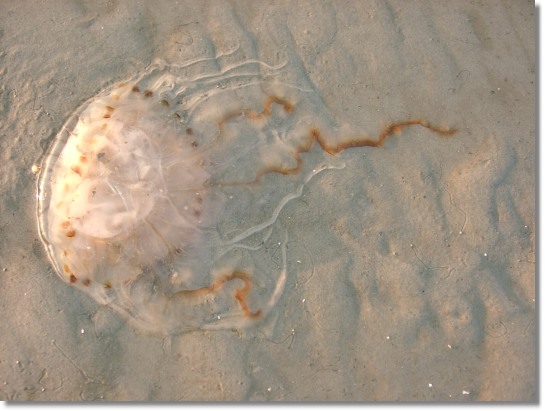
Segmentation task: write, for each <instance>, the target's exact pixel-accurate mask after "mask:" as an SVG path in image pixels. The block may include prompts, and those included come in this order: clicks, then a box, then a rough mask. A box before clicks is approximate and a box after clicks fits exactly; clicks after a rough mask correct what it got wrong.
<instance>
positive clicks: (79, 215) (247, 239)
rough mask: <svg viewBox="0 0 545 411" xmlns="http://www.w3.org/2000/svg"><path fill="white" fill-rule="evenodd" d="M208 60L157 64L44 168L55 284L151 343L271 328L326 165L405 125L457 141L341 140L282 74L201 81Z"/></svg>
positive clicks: (103, 98)
mask: <svg viewBox="0 0 545 411" xmlns="http://www.w3.org/2000/svg"><path fill="white" fill-rule="evenodd" d="M211 60H213V58H201V59H196V60H193V61H189V62H187V63H186V64H184V65H177V66H176V65H168V64H165V63H164V62H161V61H158V62H155V63H154V64H152V65H151V66H150V67H149V68H148V69H147V70H146V71H145V72H144V73H142V74H141V75H139V76H138V77H136V78H134V79H131V80H128V81H124V82H122V83H119V84H116V85H114V86H111V87H109V88H106V89H105V90H104V91H102V92H100V93H99V94H98V95H97V96H95V97H93V98H92V99H90V100H89V101H87V102H86V103H84V104H83V105H82V106H81V107H80V108H79V109H78V110H77V111H76V112H75V113H74V114H73V115H72V116H71V117H70V118H69V120H68V121H67V122H66V124H65V125H64V127H63V128H62V129H61V131H60V132H59V134H58V135H57V137H56V138H55V140H54V141H53V143H52V145H51V147H50V150H49V152H48V154H47V156H46V157H45V158H44V160H43V163H42V166H41V171H40V178H39V182H38V191H39V192H38V220H39V227H40V234H41V237H42V240H43V242H44V244H45V247H46V249H47V252H48V255H49V258H50V260H51V261H52V263H53V265H54V267H55V270H56V272H57V274H58V275H59V276H60V277H61V278H62V279H63V280H64V281H66V282H67V283H69V284H71V285H73V286H75V287H78V288H80V289H81V290H83V291H84V292H86V293H87V294H89V295H90V296H92V297H93V298H94V299H95V300H96V301H98V302H99V303H101V304H106V305H108V306H110V307H112V308H113V309H115V310H116V311H118V312H119V313H121V314H122V315H123V316H125V318H127V319H128V320H130V321H131V323H132V324H134V325H135V326H136V327H137V328H139V329H141V330H143V331H147V332H152V333H160V334H174V333H180V332H184V331H189V330H194V329H212V328H233V327H234V328H242V327H246V326H248V325H251V324H255V323H256V322H257V321H258V320H260V319H262V318H264V317H266V316H267V314H268V313H269V312H270V311H271V310H272V309H273V307H274V306H275V305H276V304H277V302H278V300H279V298H280V296H281V295H282V291H283V289H284V286H285V284H286V279H287V275H288V262H287V243H288V239H289V236H288V230H287V229H286V228H285V227H283V226H282V223H281V219H280V218H279V217H280V214H281V212H282V210H283V209H284V207H285V206H286V205H287V204H288V203H289V202H290V201H292V200H293V199H295V198H298V197H299V196H301V195H302V192H303V189H304V187H305V186H306V185H308V184H309V183H310V181H311V180H312V179H313V178H314V177H315V176H316V175H317V174H319V173H321V172H322V171H324V170H327V169H334V168H342V167H343V164H342V162H341V161H340V160H338V159H336V158H335V157H334V154H336V153H338V152H340V151H342V150H344V149H345V148H348V147H357V146H375V147H376V146H380V145H382V143H383V142H384V140H385V139H386V138H387V137H388V136H390V135H391V134H393V133H394V132H397V131H399V130H400V129H403V128H404V127H407V126H411V125H420V126H423V127H426V128H429V129H431V130H432V131H434V132H436V133H439V134H442V135H450V134H451V133H452V131H451V130H448V129H441V128H438V127H434V126H430V125H429V124H427V123H426V122H424V121H423V120H411V121H406V122H400V123H397V124H395V125H392V126H390V127H389V128H386V129H385V130H384V131H383V133H381V134H380V135H379V137H378V140H377V139H372V138H368V137H366V136H356V137H351V138H348V139H338V140H336V139H335V138H334V137H333V136H336V135H338V133H335V131H334V130H335V127H334V122H333V121H332V120H331V119H330V118H329V117H328V114H327V111H326V110H324V107H323V105H321V104H320V99H319V97H318V96H317V95H316V93H314V92H313V91H312V90H311V89H310V88H309V87H308V85H306V84H302V85H293V84H287V83H284V82H282V81H281V78H282V77H281V76H280V74H281V73H282V72H283V71H284V70H287V67H286V64H280V65H278V66H271V65H268V64H266V63H264V62H261V61H258V60H246V61H243V62H240V63H237V64H233V65H230V66H227V67H223V68H222V69H218V70H210V69H209V67H210V65H209V64H208V63H210V61H211ZM201 65H202V68H200V66H201ZM188 68H191V69H192V71H193V72H200V73H201V74H200V75H199V76H198V77H191V76H188V75H187V74H186V73H187V71H186V70H187V69H188ZM309 151H313V152H314V154H315V155H314V157H312V160H311V161H306V160H308V159H303V156H304V155H305V153H307V152H309Z"/></svg>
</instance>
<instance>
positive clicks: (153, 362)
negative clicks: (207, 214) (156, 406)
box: [0, 2, 535, 401]
mask: <svg viewBox="0 0 545 411" xmlns="http://www.w3.org/2000/svg"><path fill="white" fill-rule="evenodd" d="M24 7H25V6H24V5H23V6H21V5H18V4H16V3H14V4H12V5H9V6H8V10H7V12H6V13H5V14H4V17H3V18H2V31H1V32H0V33H1V36H2V37H1V38H0V41H1V42H2V46H3V47H2V48H3V50H5V52H3V54H1V55H0V59H1V60H2V63H3V65H4V66H5V69H4V73H3V77H4V79H5V80H4V85H3V87H2V104H1V105H0V108H1V114H2V123H1V125H0V127H1V130H2V135H3V136H4V137H3V138H2V139H1V144H2V153H3V160H4V161H3V162H2V166H1V167H2V173H1V175H2V177H1V180H0V181H1V184H2V190H3V192H4V193H5V195H4V196H3V200H2V202H1V204H0V207H1V208H0V215H1V216H2V219H1V222H0V228H1V230H2V239H3V240H2V241H1V242H0V253H1V258H2V268H3V269H4V270H3V271H2V273H0V274H1V277H0V279H1V282H2V287H1V289H2V299H1V301H2V304H3V309H4V312H6V313H9V315H8V316H6V317H5V320H4V321H3V322H2V323H1V324H2V327H3V331H2V335H3V336H6V337H5V341H6V342H5V344H4V347H3V354H4V355H3V357H4V358H5V360H4V361H2V362H1V363H0V376H1V378H2V380H3V382H4V385H3V386H2V387H0V389H1V390H2V391H0V392H1V393H2V395H3V397H4V398H5V399H19V400H22V399H35V400H46V399H73V400H78V399H110V400H118V399H138V400H152V399H169V400H179V399H209V400H214V399H223V400H241V399H273V400H280V399H286V400H322V399H333V400H366V401H369V400H435V401H448V400H458V401H463V400H476V399H491V400H500V399H504V400H514V399H516V400H530V399H532V398H534V396H535V371H534V363H535V356H534V349H535V345H534V336H535V330H534V315H535V314H534V304H535V300H534V298H535V295H534V293H535V290H534V270H535V264H534V263H533V261H534V243H535V237H534V232H535V226H534V221H535V210H534V183H535V182H534V173H533V168H534V163H533V161H534V154H533V153H534V128H533V125H534V112H533V95H534V94H533V88H534V87H533V83H532V82H533V81H534V73H533V69H534V66H533V61H534V46H533V39H534V31H533V21H534V20H533V16H532V14H533V8H530V6H528V9H527V10H524V12H525V14H524V13H523V14H515V13H512V11H511V10H509V9H505V8H502V7H500V6H496V7H495V8H491V9H490V10H488V11H487V15H486V19H485V18H484V17H483V16H482V15H481V12H480V11H479V9H478V8H475V7H474V6H472V5H471V4H470V3H469V2H467V3H463V2H462V3H460V2H459V3H456V4H455V5H436V4H435V3H430V4H429V5H427V6H426V7H424V5H423V4H422V5H419V7H417V8H414V10H413V9H408V8H407V7H406V6H405V5H404V3H403V2H400V3H396V2H391V3H382V2H379V3H377V4H375V3H372V2H369V3H362V4H360V5H351V6H350V7H347V6H346V5H345V4H344V3H343V5H342V7H341V5H340V4H339V3H336V2H331V3H327V4H326V5H323V4H321V7H320V8H318V7H314V5H313V4H312V3H311V2H306V3H301V4H299V3H298V5H297V6H293V5H291V6H289V7H288V6H287V5H285V4H283V3H281V2H273V3H271V4H269V5H267V6H266V7H265V6H264V5H257V6H256V5H251V6H250V5H249V4H247V3H241V4H238V3H236V2H235V3H234V4H233V6H232V7H230V6H227V5H226V4H224V3H223V2H221V3H214V2H210V3H207V4H205V5H204V6H194V5H191V4H190V3H188V4H185V3H181V2H179V4H177V5H174V4H173V3H170V2H168V3H161V4H159V5H158V6H154V7H153V8H151V7H150V8H147V7H146V6H135V5H134V4H132V3H125V2H120V3H104V4H102V5H101V4H100V3H89V4H87V3H74V4H73V3H70V2H58V3H52V5H51V8H50V9H48V10H44V11H43V12H42V13H36V12H35V10H32V8H31V4H30V3H29V4H27V7H29V10H26V9H25V8H24ZM521 13H522V11H521ZM22 16H25V18H28V19H29V20H28V21H29V23H28V24H30V21H32V24H31V25H30V26H28V27H33V28H35V29H33V30H27V29H28V27H26V28H27V29H25V27H23V26H21V25H19V24H17V21H18V19H20V18H22ZM447 21H458V22H459V25H457V26H453V25H451V24H448V25H447V24H445V22H447ZM499 27H511V28H512V31H511V32H512V33H517V36H514V35H504V34H503V31H502V30H500V28H499ZM318 28H319V29H318ZM44 33H47V35H45V34H44ZM45 38H47V39H48V41H47V42H46V43H44V39H45ZM505 49H509V50H511V51H510V53H509V54H503V53H502V50H505ZM233 50H235V51H236V53H233V54H230V53H231V52H232V51H233ZM218 55H225V61H224V62H223V63H224V64H225V65H226V66H225V67H228V66H229V65H230V64H232V63H233V62H240V61H249V60H253V59H255V60H259V61H261V62H266V63H267V64H269V65H270V66H271V67H282V66H283V64H284V62H286V61H288V62H289V66H288V67H289V68H294V67H295V69H293V70H286V71H284V72H282V75H281V81H282V83H283V84H290V85H296V86H297V87H299V89H292V90H295V91H297V93H298V94H300V95H302V96H307V95H311V96H312V99H310V102H309V103H308V104H304V105H303V114H305V115H307V117H308V116H310V118H311V119H312V121H316V120H315V119H317V118H318V119H319V120H320V122H321V124H325V126H322V127H326V128H328V129H335V130H341V131H342V132H338V133H329V134H328V135H333V136H354V135H367V136H377V135H379V134H380V132H381V130H383V128H384V127H385V126H387V125H388V124H391V123H395V122H397V121H402V120H406V119H410V118H424V119H425V120H427V121H430V122H431V123H433V124H439V125H442V126H445V127H446V126H452V127H457V128H459V130H460V131H459V133H458V134H457V135H456V136H455V137H453V138H451V139H442V138H439V137H438V136H437V135H436V134H435V133H433V132H431V131H429V130H427V129H425V128H422V127H407V128H404V129H403V130H401V132H402V133H401V135H400V136H393V137H392V138H390V139H389V140H388V141H387V142H386V144H385V145H384V146H383V147H381V148H372V147H368V148H351V149H347V150H345V151H343V152H341V153H339V154H337V155H335V156H330V155H328V154H325V153H323V150H321V149H319V147H317V145H315V149H314V150H313V151H311V152H309V153H303V152H301V153H300V157H301V160H302V164H303V165H304V166H303V169H302V170H301V171H300V172H299V173H291V174H289V175H284V174H282V173H276V172H275V173H267V175H264V176H263V178H262V181H260V184H258V185H257V186H255V185H252V184H248V185H245V187H244V188H243V189H241V190H238V187H237V190H236V191H237V195H245V196H247V199H248V201H249V202H248V204H253V202H255V201H256V199H259V198H266V199H273V201H265V202H263V204H262V206H261V209H259V208H258V209H256V210H257V211H255V212H251V213H246V212H245V213H240V212H238V213H237V211H241V209H240V208H237V207H233V208H226V209H227V210H228V213H230V214H229V217H228V218H226V219H225V220H224V223H223V224H224V226H222V227H221V230H222V233H233V234H232V235H234V236H235V237H234V238H236V235H238V234H240V233H241V232H242V233H244V229H242V228H241V227H250V228H251V227H257V226H259V224H262V223H263V222H264V221H269V220H268V219H270V216H273V217H275V218H274V224H273V226H274V227H275V230H273V231H274V234H272V235H271V237H270V243H269V244H268V245H265V246H262V248H260V250H261V251H262V254H260V256H259V258H257V259H256V261H258V262H259V263H261V264H265V265H267V266H268V267H272V268H273V269H274V270H276V271H275V272H281V271H282V267H283V266H285V267H286V269H285V271H286V273H287V276H286V280H285V281H286V283H285V287H284V289H283V292H282V293H281V295H280V296H279V298H278V300H277V301H275V304H274V307H273V309H271V311H270V313H269V315H268V316H266V318H264V319H262V320H261V321H259V322H258V323H257V324H255V325H252V326H251V327H249V328H244V329H238V330H237V331H232V330H229V329H227V330H223V331H200V330H199V331H194V332H190V333H186V334H183V335H179V336H173V337H167V338H164V339H161V338H158V337H156V336H148V335H146V334H143V333H141V332H139V331H138V328H136V329H134V328H132V326H131V325H129V324H127V323H126V322H125V320H124V319H123V318H122V317H120V316H118V315H117V314H116V313H114V312H113V311H111V310H110V309H109V308H107V307H104V306H101V305H100V304H98V303H97V302H95V301H94V300H93V299H92V298H89V297H87V296H86V294H85V293H83V292H81V291H80V290H78V289H75V288H73V287H70V286H69V285H67V284H66V283H64V282H63V281H62V280H61V279H60V278H59V277H58V276H57V275H56V274H55V272H54V270H53V268H52V267H51V266H50V264H49V261H48V259H47V255H46V252H45V250H44V248H43V246H42V244H41V242H40V239H39V235H38V227H37V222H36V217H35V210H36V198H35V196H36V187H35V176H33V175H32V173H31V171H30V170H31V166H32V165H33V164H35V163H38V162H39V160H40V159H41V158H43V156H44V155H45V153H46V150H47V147H48V146H49V145H50V144H51V142H52V141H53V139H54V137H55V135H56V134H57V133H58V132H59V130H60V129H61V127H62V125H63V124H64V122H65V121H66V119H67V118H68V116H69V115H70V113H72V112H73V111H74V110H75V109H76V108H77V107H78V106H80V105H81V104H82V103H83V102H84V101H86V100H87V99H88V98H90V97H92V96H94V95H96V94H97V93H98V92H100V90H102V89H103V88H104V87H106V86H108V85H112V84H115V83H117V82H119V81H123V80H126V79H128V78H133V77H134V76H137V75H138V73H142V72H144V71H145V69H146V67H148V66H149V64H150V63H151V62H152V61H153V60H154V59H156V58H160V59H162V60H164V61H167V62H168V63H169V64H182V63H183V62H187V61H191V60H192V59H202V58H203V57H209V56H212V57H214V60H211V61H210V63H217V61H216V60H215V59H216V58H217V56H218ZM233 59H234V60H233ZM204 63H206V62H204ZM203 70H204V69H203V67H202V66H198V65H197V66H191V67H188V69H187V70H185V71H184V73H183V75H184V76H185V77H187V78H200V77H202V75H203V72H210V70H212V68H207V69H206V70H204V71H203ZM231 90H234V91H235V94H236V90H237V88H236V87H235V88H232V89H231ZM236 97H237V98H239V99H247V100H246V101H253V100H251V99H252V98H253V96H241V95H240V94H239V95H236ZM303 100H304V99H303ZM307 101H308V100H307ZM514 101H515V102H516V104H513V102H514ZM299 107H301V105H300V106H299ZM277 108H281V107H277ZM296 108H297V105H296ZM239 113H242V112H239ZM298 114H299V113H298ZM298 119H300V118H299V117H298ZM298 121H299V120H298ZM305 121H306V120H301V122H302V123H301V124H303V125H304V126H305V127H307V128H308V126H309V123H308V122H305ZM280 123H281V122H280ZM294 124H295V125H297V124H298V123H297V122H296V123H294ZM284 141H285V140H284ZM245 146H247V145H245ZM230 149H231V148H230ZM273 152H274V153H276V154H277V156H276V157H275V158H276V160H277V161H280V160H283V158H282V157H281V156H278V153H279V152H278V151H276V150H273ZM236 153H237V150H236V149H233V150H232V151H229V150H227V151H226V155H225V157H226V161H227V163H226V164H225V166H231V165H237V166H238V165H239V164H240V163H241V161H239V160H238V158H242V159H244V160H248V162H244V163H243V164H244V165H246V168H242V171H243V172H244V173H247V174H244V175H243V176H242V177H241V176H240V175H238V174H237V173H239V172H240V170H241V168H240V167H233V168H232V170H234V171H233V173H234V174H231V178H232V179H233V178H234V180H235V182H236V181H245V182H246V181H250V182H251V181H252V180H254V179H255V178H256V175H259V170H260V165H262V164H263V161H264V160H263V158H266V159H269V160H270V157H266V156H265V157H262V156H260V155H259V151H258V152H257V153H256V152H252V151H251V150H250V152H249V153H248V154H246V153H244V155H243V156H242V157H236ZM233 157H235V158H237V161H234V162H233V161H232V160H231V163H229V159H232V158H233ZM292 159H293V157H292ZM324 160H325V161H326V163H325V164H326V165H329V167H330V168H329V169H326V170H324V171H323V172H320V173H318V174H317V175H316V176H314V177H312V178H308V177H309V176H310V175H311V174H309V173H312V169H313V168H314V167H316V166H320V165H323V164H324ZM329 161H330V162H329ZM252 164H255V165H256V166H255V167H253V166H252ZM267 167H270V165H269V164H267V165H266V166H265V168H267ZM289 167H291V166H288V168H285V169H289ZM305 167H307V168H305ZM248 173H249V174H248ZM251 173H254V174H253V175H252V174H251ZM232 179H231V180H230V181H231V182H232ZM237 179H238V180H237ZM233 187H234V186H233ZM299 188H300V192H299ZM259 190H262V192H260V191H259ZM290 193H292V194H293V193H296V194H297V195H298V196H297V198H295V197H294V198H293V199H290V201H288V202H286V203H285V204H282V201H283V200H282V199H284V198H286V196H287V195H290ZM263 195H264V196H266V197H263ZM244 204H246V203H244ZM279 204H282V208H281V210H280V211H281V212H280V211H279V212H278V214H275V210H276V209H277V207H278V205H279ZM252 210H254V209H252ZM270 221H272V220H270ZM275 236H276V237H275ZM278 243H280V246H279V244H278ZM252 247H255V245H252ZM283 247H284V248H283ZM283 250H284V251H285V256H283V254H282V251H283ZM21 324H23V325H24V327H21Z"/></svg>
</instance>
